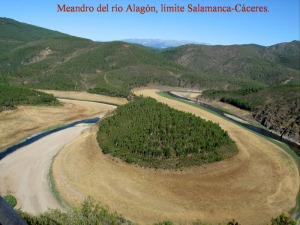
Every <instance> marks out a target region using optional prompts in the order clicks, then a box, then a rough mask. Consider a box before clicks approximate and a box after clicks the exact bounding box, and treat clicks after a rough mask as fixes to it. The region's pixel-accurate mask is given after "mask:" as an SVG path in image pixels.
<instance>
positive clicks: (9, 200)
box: [3, 195, 17, 208]
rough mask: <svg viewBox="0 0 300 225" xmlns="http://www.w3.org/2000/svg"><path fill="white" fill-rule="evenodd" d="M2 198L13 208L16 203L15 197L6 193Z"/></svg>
mask: <svg viewBox="0 0 300 225" xmlns="http://www.w3.org/2000/svg"><path fill="white" fill-rule="evenodd" d="M3 199H4V200H5V201H6V202H7V203H8V204H9V205H10V206H11V207H12V208H14V207H15V206H16V205H17V199H16V198H15V197H14V196H12V195H6V196H4V197H3Z"/></svg>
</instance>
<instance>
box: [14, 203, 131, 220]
mask: <svg viewBox="0 0 300 225" xmlns="http://www.w3.org/2000/svg"><path fill="white" fill-rule="evenodd" d="M17 212H18V213H19V215H20V216H21V217H22V218H23V219H24V220H25V221H26V222H27V224H28V225H45V224H47V225H51V224H53V225H56V224H61V225H69V224H72V225H82V224H98V225H101V224H103V225H108V224H111V225H121V224H122V225H127V224H128V225H130V224H133V223H132V222H131V221H129V220H126V219H124V218H123V217H122V216H120V215H118V214H116V213H111V212H109V210H108V209H107V208H105V207H103V206H101V205H100V204H98V203H95V201H94V200H92V199H91V198H88V199H86V200H85V201H84V202H83V203H82V205H81V207H79V208H75V209H70V210H69V211H68V212H61V211H60V210H48V211H47V212H45V213H43V214H40V215H37V216H34V215H31V214H29V213H25V212H22V211H21V210H18V211H17Z"/></svg>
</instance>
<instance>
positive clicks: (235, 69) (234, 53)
mask: <svg viewBox="0 0 300 225" xmlns="http://www.w3.org/2000/svg"><path fill="white" fill-rule="evenodd" d="M299 43H300V42H299V41H293V42H290V43H281V44H278V45H274V46H271V47H264V46H259V45H254V44H251V45H230V46H221V45H216V46H210V45H185V46H181V47H178V48H173V49H167V50H164V51H162V55H163V56H165V57H166V58H168V59H171V60H173V61H174V62H177V63H179V64H181V65H183V66H186V67H188V68H190V69H192V70H194V71H198V72H207V73H209V74H212V75H214V76H217V77H218V76H225V77H232V78H234V79H236V78H239V79H240V78H243V79H250V80H255V81H258V82H261V83H264V84H267V85H278V84H282V83H286V84H287V83H289V84H291V83H299V82H300V80H299V68H300V67H299V62H300V61H299V59H300V50H299V46H300V44H299Z"/></svg>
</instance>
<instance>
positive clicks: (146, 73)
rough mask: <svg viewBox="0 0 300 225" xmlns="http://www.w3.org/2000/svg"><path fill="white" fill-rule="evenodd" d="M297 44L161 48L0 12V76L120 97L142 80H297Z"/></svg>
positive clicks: (212, 83) (261, 83)
mask: <svg viewBox="0 0 300 225" xmlns="http://www.w3.org/2000/svg"><path fill="white" fill-rule="evenodd" d="M297 46H299V42H292V44H289V43H285V44H278V45H276V46H272V47H270V48H265V47H262V46H257V45H241V46H228V47H226V46H201V45H186V46H182V47H178V48H174V49H169V50H164V51H163V52H161V51H159V50H155V49H152V48H147V47H143V46H140V45H136V44H130V43H126V42H94V41H91V40H87V39H83V38H78V37H73V36H70V35H66V34H63V33H60V32H56V31H51V30H47V29H44V28H40V27H36V26H32V25H29V24H25V23H20V22H18V21H14V20H12V19H7V18H0V82H1V81H4V80H5V81H6V82H8V83H10V84H12V85H19V86H25V87H31V88H44V89H63V90H89V91H91V92H94V93H102V94H108V95H113V96H127V95H128V93H129V90H130V89H131V88H133V87H136V86H142V85H146V84H148V83H157V84H162V85H169V86H180V87H187V88H191V87H194V88H205V89H210V88H226V89H234V88H240V87H242V88H246V87H249V86H256V87H265V86H268V85H270V84H280V83H287V84H289V83H295V82H297V79H296V76H297V72H299V70H296V69H295V68H298V66H297V64H296V61H297V59H298V58H299V54H297V48H298V47H297ZM266 49H267V50H266ZM298 52H299V51H298Z"/></svg>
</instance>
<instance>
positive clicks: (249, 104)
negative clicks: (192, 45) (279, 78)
mask: <svg viewBox="0 0 300 225" xmlns="http://www.w3.org/2000/svg"><path fill="white" fill-rule="evenodd" d="M299 90H300V85H299V84H297V85H279V86H272V87H265V88H262V87H250V88H244V89H235V90H207V91H203V92H202V96H201V97H200V98H202V97H203V98H210V99H218V100H220V101H222V102H226V103H229V104H232V105H234V106H236V107H238V108H241V109H246V110H249V111H255V110H257V109H259V108H261V107H263V106H264V105H265V104H266V103H267V102H270V101H271V102H275V101H280V102H281V103H282V105H283V106H284V105H286V104H287V103H290V102H291V101H294V100H296V99H297V98H298V96H297V92H298V91H299Z"/></svg>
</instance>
